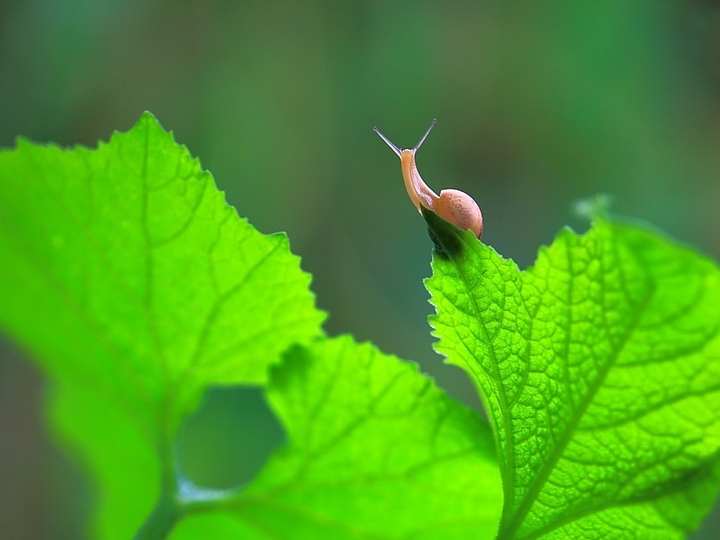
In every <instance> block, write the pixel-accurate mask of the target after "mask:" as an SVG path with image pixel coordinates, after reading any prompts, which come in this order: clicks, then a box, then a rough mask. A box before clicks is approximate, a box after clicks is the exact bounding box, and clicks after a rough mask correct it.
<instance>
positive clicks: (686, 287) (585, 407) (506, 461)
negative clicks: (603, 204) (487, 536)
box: [426, 212, 720, 539]
mask: <svg viewBox="0 0 720 540" xmlns="http://www.w3.org/2000/svg"><path fill="white" fill-rule="evenodd" d="M426 219H427V220H428V223H429V226H430V230H431V234H432V236H433V238H434V241H435V242H436V248H437V249H436V252H435V256H434V259H433V263H432V266H433V276H432V277H431V278H430V279H428V280H427V282H426V286H427V288H428V290H429V291H430V293H431V297H432V298H431V303H432V304H433V305H434V306H435V307H436V311H437V314H436V315H434V316H432V317H431V325H432V326H433V327H434V329H435V331H434V333H435V335H436V336H437V337H438V338H439V342H438V343H437V344H436V346H437V350H438V351H439V352H441V353H442V354H443V355H445V356H446V357H447V360H448V362H450V363H453V364H456V365H458V366H460V367H461V368H463V369H464V370H465V371H467V372H468V374H469V375H470V376H471V378H472V379H473V380H474V381H475V383H476V384H477V386H478V388H479V389H480V392H481V395H482V398H483V401H484V404H485V406H486V408H487V410H488V414H489V417H490V419H491V423H492V426H493V430H494V435H495V440H496V445H497V447H498V452H499V461H500V469H501V474H502V479H503V486H504V508H503V517H502V521H501V525H500V532H499V536H498V537H499V538H502V539H510V538H512V539H533V538H557V539H560V538H647V539H652V538H684V537H685V535H686V534H687V532H688V531H691V530H693V529H695V528H696V527H697V526H698V525H699V523H700V521H701V520H702V518H703V516H704V515H705V513H706V512H707V511H708V509H709V507H710V506H711V504H712V501H713V499H714V498H715V497H716V495H717V491H718V485H719V484H720V475H719V474H718V473H719V470H718V453H719V451H720V339H719V336H718V329H719V327H720V273H719V272H718V266H717V264H716V263H714V262H713V261H711V260H709V259H707V258H705V257H703V256H701V255H699V254H698V253H697V252H696V251H694V250H692V249H690V248H688V247H685V246H682V245H679V244H677V243H676V242H673V241H671V240H669V239H667V238H666V237H664V236H662V235H661V234H659V233H657V232H654V231H651V230H649V229H647V228H646V227H644V226H640V225H632V224H627V223H623V222H615V221H609V220H606V219H597V220H596V221H595V223H594V224H593V226H592V228H591V230H590V231H589V232H587V233H586V234H584V235H577V234H575V233H573V232H572V231H570V230H569V229H565V230H563V231H561V232H560V234H559V235H558V236H557V237H556V238H555V240H554V242H553V243H552V245H551V246H549V247H545V248H542V249H541V250H540V253H539V255H538V258H537V261H536V264H535V265H534V266H533V267H531V268H529V269H527V270H525V271H520V270H519V269H518V268H517V266H516V265H515V264H514V263H513V262H512V261H510V260H506V259H504V258H502V257H501V256H499V255H498V254H497V253H496V252H495V251H494V250H493V249H492V248H490V247H488V246H485V245H484V244H482V243H481V242H479V241H477V240H476V239H475V238H474V237H473V236H472V234H470V233H465V232H461V231H459V230H458V229H456V228H455V227H453V226H451V225H449V224H447V223H445V222H444V221H442V220H441V219H439V218H437V217H436V216H435V215H434V214H432V213H430V212H427V213H426Z"/></svg>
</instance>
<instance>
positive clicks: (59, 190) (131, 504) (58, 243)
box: [0, 113, 323, 538]
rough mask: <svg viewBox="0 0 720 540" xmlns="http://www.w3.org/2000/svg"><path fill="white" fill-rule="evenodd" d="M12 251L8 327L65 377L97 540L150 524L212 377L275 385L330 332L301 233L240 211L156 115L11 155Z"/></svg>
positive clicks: (4, 158) (4, 245) (7, 191)
mask: <svg viewBox="0 0 720 540" xmlns="http://www.w3.org/2000/svg"><path fill="white" fill-rule="evenodd" d="M0 253H1V254H2V264H0V297H1V298H2V302H0V326H1V327H2V328H4V329H5V330H6V331H7V332H8V333H9V334H10V335H11V336H12V337H14V338H15V339H16V340H17V341H18V342H19V343H21V344H22V345H24V346H25V347H26V348H27V349H28V350H29V352H30V353H31V354H32V356H34V357H35V358H36V359H37V360H38V362H39V363H40V364H41V365H42V367H43V368H44V370H45V371H46V372H47V374H48V375H49V376H50V377H51V380H52V382H53V387H52V388H53V396H52V403H53V407H52V409H51V416H52V417H53V419H54V421H55V424H56V426H57V429H58V431H59V435H60V437H62V438H64V439H65V440H66V442H67V443H68V444H69V445H71V446H73V447H75V448H76V449H78V450H79V451H80V452H81V453H82V454H83V455H84V458H85V459H86V460H87V462H88V466H89V467H90V468H91V470H93V472H94V473H95V476H96V478H97V481H98V484H99V486H100V489H101V492H102V498H101V503H100V509H99V513H100V516H101V517H100V519H99V520H98V525H97V526H96V531H97V533H98V534H97V536H98V537H102V538H129V537H130V536H131V535H132V534H133V533H134V532H135V531H136V530H137V528H138V527H139V525H140V523H141V521H142V519H143V518H144V517H145V514H147V513H148V512H149V511H150V507H151V505H152V503H154V502H155V499H156V498H157V493H158V490H159V489H160V486H161V480H160V471H161V468H162V469H163V470H164V473H165V474H164V475H163V478H164V479H165V480H163V481H164V482H167V481H168V479H169V478H170V477H171V476H172V472H171V471H170V470H169V469H171V468H172V461H173V460H172V451H171V444H172V442H173V437H174V434H175V430H176V429H177V426H178V425H179V423H180V422H181V421H182V419H183V418H184V416H185V415H186V414H187V413H188V411H190V410H191V409H192V408H193V407H194V406H195V404H196V403H197V400H198V399H199V397H200V395H201V393H202V392H203V390H204V389H205V388H206V387H207V386H208V385H210V384H230V383H239V382H242V383H262V382H264V381H266V379H267V376H266V371H267V368H268V366H269V365H270V364H272V363H274V362H276V361H277V360H278V359H279V355H280V353H281V352H282V351H284V350H285V349H286V348H287V347H288V346H289V345H290V344H291V343H293V342H296V341H299V342H306V341H308V340H310V339H311V338H312V337H313V336H317V335H319V334H320V323H321V322H322V320H323V314H322V313H320V312H318V311H317V310H316V309H315V307H314V297H313V295H312V294H311V293H310V291H309V289H308V285H309V282H310V277H309V276H308V275H307V274H305V273H303V272H302V271H301V270H300V267H299V260H298V258H297V257H294V256H293V255H291V254H290V252H289V247H288V241H287V238H286V237H285V236H284V235H282V234H276V235H271V236H263V235H261V234H260V233H258V232H257V231H256V230H255V229H253V228H252V227H251V226H250V225H248V223H247V222H246V221H245V220H241V219H239V218H238V216H237V214H236V212H235V210H234V209H233V208H231V207H230V206H228V205H227V203H226V202H225V199H224V196H223V194H222V193H221V192H220V191H218V190H217V188H216V186H215V182H214V180H213V178H212V176H211V175H210V174H209V173H207V172H205V171H202V170H201V168H200V164H199V163H198V161H197V160H195V159H193V158H192V157H191V156H190V154H189V153H188V151H187V149H186V148H185V147H183V146H180V145H178V144H177V143H175V141H174V140H173V138H172V135H171V134H170V133H167V132H166V131H164V130H163V129H162V127H161V126H160V124H159V123H158V122H157V120H156V119H155V118H154V117H153V116H152V115H151V114H149V113H145V114H144V115H143V116H142V118H141V119H140V120H139V121H138V123H137V125H136V126H135V127H134V128H133V129H132V130H130V131H129V132H128V133H116V134H115V135H113V137H112V139H111V140H110V142H109V143H106V144H105V143H101V144H100V145H99V147H98V148H97V150H90V149H87V148H81V147H78V148H75V149H73V150H66V149H61V148H58V147H56V146H52V145H48V146H43V145H36V144H33V143H29V142H27V141H23V140H20V141H19V142H18V144H17V148H16V149H15V150H12V151H3V152H1V153H0Z"/></svg>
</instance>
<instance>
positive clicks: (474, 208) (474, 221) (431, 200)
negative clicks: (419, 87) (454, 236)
mask: <svg viewBox="0 0 720 540" xmlns="http://www.w3.org/2000/svg"><path fill="white" fill-rule="evenodd" d="M436 121H437V119H436V118H433V121H432V124H430V127H429V128H428V130H427V131H426V132H425V135H423V136H422V138H421V139H420V142H418V143H417V144H416V145H415V146H414V147H412V148H407V149H405V150H401V149H400V148H398V147H397V146H395V145H394V144H393V143H392V142H391V141H390V139H388V138H387V137H386V136H385V135H383V134H382V133H381V132H380V130H379V129H378V128H377V126H375V127H374V128H373V131H374V132H375V133H377V134H378V135H380V138H381V139H382V140H383V141H385V143H386V144H387V145H388V146H389V147H390V148H392V150H393V152H395V153H396V154H397V156H398V157H399V158H400V167H401V169H402V175H403V181H404V182H405V189H407V192H408V195H409V196H410V200H411V201H412V203H413V204H414V205H415V208H417V209H418V212H420V213H422V209H421V206H424V207H425V208H427V209H428V210H432V211H433V212H435V213H436V214H437V215H438V216H440V217H441V218H443V219H444V220H445V221H449V222H450V223H452V224H453V225H455V226H456V227H458V228H459V229H462V230H470V231H472V232H473V233H475V236H477V237H478V238H480V235H481V234H482V231H483V218H482V212H481V211H480V207H479V206H478V205H477V203H476V202H475V201H474V200H473V198H472V197H470V195H468V194H467V193H463V192H462V191H459V190H457V189H443V190H442V191H441V192H440V196H438V195H437V194H436V193H435V192H434V191H433V190H432V189H430V187H428V185H427V184H426V183H425V182H424V181H423V179H422V177H421V176H420V173H419V172H418V170H417V165H415V153H416V152H417V151H418V149H419V148H420V146H421V145H422V143H424V142H425V139H426V138H427V136H428V135H429V134H430V131H431V130H432V128H433V126H434V125H435V122H436Z"/></svg>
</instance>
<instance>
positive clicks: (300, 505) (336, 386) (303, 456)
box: [172, 336, 502, 540]
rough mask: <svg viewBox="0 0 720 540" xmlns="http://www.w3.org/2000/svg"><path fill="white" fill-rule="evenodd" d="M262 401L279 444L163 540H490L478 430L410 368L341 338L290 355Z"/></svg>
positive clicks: (483, 439)
mask: <svg viewBox="0 0 720 540" xmlns="http://www.w3.org/2000/svg"><path fill="white" fill-rule="evenodd" d="M267 392H268V397H269V401H270V403H271V405H272V407H273V408H274V410H275V411H276V412H277V414H278V417H279V418H280V420H281V421H282V423H283V424H284V426H285V429H286V431H287V434H288V439H289V441H288V444H287V446H286V447H285V448H283V449H281V450H279V451H278V452H277V453H276V454H275V455H274V456H273V457H272V458H271V459H270V460H269V461H268V463H267V464H266V467H265V468H264V470H263V471H262V472H261V473H260V475H259V476H258V477H257V478H256V479H255V480H254V481H253V482H252V483H251V484H250V485H249V486H248V487H247V488H246V489H245V490H244V491H243V493H241V494H240V495H239V496H238V497H237V498H236V499H234V500H233V501H230V502H228V503H226V504H225V508H224V511H222V512H215V513H213V514H210V515H208V514H206V515H198V516H194V517H190V518H188V519H186V520H185V521H184V522H183V523H181V524H180V525H179V526H178V528H177V529H176V530H175V531H174V534H173V535H172V538H173V539H174V540H179V539H186V538H187V539H191V538H197V537H198V535H199V534H201V532H202V531H213V538H255V537H256V538H288V539H290V538H313V539H315V538H318V539H319V538H328V539H338V538H388V539H389V538H413V539H428V540H429V539H436V538H448V539H454V538H457V539H465V538H474V539H475V538H479V539H483V538H487V539H491V538H494V536H495V533H496V532H497V525H498V521H499V518H500V509H501V503H502V491H501V485H500V478H499V472H498V468H497V462H496V459H495V451H494V447H493V443H492V436H491V433H490V429H489V427H488V426H487V424H486V423H485V422H484V421H483V420H482V418H481V417H480V416H479V415H478V414H477V413H476V412H475V411H472V410H470V409H468V408H467V407H465V406H463V405H461V404H460V403H458V402H456V401H454V400H452V399H450V398H448V397H447V396H446V395H445V394H444V393H443V392H442V391H440V390H439V389H438V388H437V387H436V386H435V384H434V382H433V381H432V380H431V379H428V378H427V377H425V376H424V375H422V374H420V373H419V372H418V369H417V366H415V365H413V364H408V363H406V362H402V361H400V360H398V359H397V358H396V357H394V356H388V355H384V354H381V353H380V352H379V351H378V350H377V349H375V348H374V347H372V346H370V345H367V344H365V345H357V344H356V343H355V342H354V341H353V340H352V339H351V338H350V337H347V336H345V337H340V338H336V339H332V340H323V341H320V342H318V343H315V344H313V345H312V346H310V347H307V348H301V347H296V348H294V349H293V350H291V351H290V352H289V353H288V355H287V356H286V358H285V362H284V363H283V364H282V365H280V366H276V367H273V375H272V379H271V382H270V385H269V387H268V390H267Z"/></svg>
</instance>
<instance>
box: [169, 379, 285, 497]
mask: <svg viewBox="0 0 720 540" xmlns="http://www.w3.org/2000/svg"><path fill="white" fill-rule="evenodd" d="M284 439H285V433H284V431H283V429H282V427H281V426H280V423H279V422H278V420H277V418H275V415H274V414H273V413H272V411H271V410H270V408H269V407H268V405H267V403H266V402H265V399H264V397H263V393H262V390H261V389H260V388H255V387H243V386H240V387H231V388H228V387H222V388H211V389H210V390H208V391H207V392H206V394H205V397H204V399H203V402H202V404H201V406H200V408H199V409H198V410H197V411H196V413H195V414H193V415H192V416H191V417H190V418H188V419H187V421H186V422H185V425H184V426H183V428H182V430H181V433H180V437H179V440H178V450H179V451H178V457H179V459H180V466H181V468H182V471H183V473H184V474H185V476H186V477H187V478H188V479H189V480H190V481H191V482H192V483H193V484H194V485H196V486H199V487H203V488H211V489H228V488H233V487H237V486H240V485H243V484H245V483H247V482H249V481H250V480H252V479H253V478H254V477H255V476H256V475H257V473H258V472H259V471H260V469H262V467H263V465H264V464H265V462H266V461H267V459H268V457H269V456H270V454H272V452H273V451H274V450H276V449H277V448H278V447H279V446H280V445H281V444H282V443H283V441H284Z"/></svg>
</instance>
